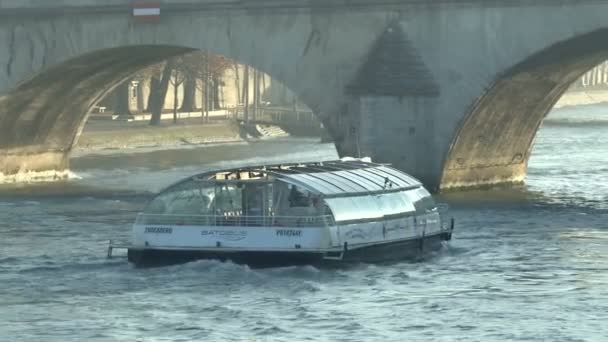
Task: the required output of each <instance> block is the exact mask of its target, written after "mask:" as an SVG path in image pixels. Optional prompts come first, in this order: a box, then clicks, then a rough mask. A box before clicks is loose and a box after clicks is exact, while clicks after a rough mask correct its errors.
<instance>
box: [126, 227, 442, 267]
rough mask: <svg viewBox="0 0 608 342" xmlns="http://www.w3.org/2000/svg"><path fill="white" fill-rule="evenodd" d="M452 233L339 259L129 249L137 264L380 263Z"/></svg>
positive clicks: (408, 255)
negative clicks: (222, 262)
mask: <svg viewBox="0 0 608 342" xmlns="http://www.w3.org/2000/svg"><path fill="white" fill-rule="evenodd" d="M450 238H451V234H449V233H447V232H443V233H440V234H436V235H430V236H426V237H420V238H415V239H408V240H400V241H396V242H390V243H384V244H375V245H370V246H365V247H359V248H352V249H349V248H348V246H346V247H345V251H344V252H343V253H336V254H341V255H340V258H336V257H334V258H328V257H327V255H326V254H324V253H320V252H283V251H281V252H267V251H234V252H233V251H230V252H226V251H209V250H204V251H201V250H171V249H153V248H146V249H137V248H129V249H128V259H129V262H131V263H133V264H135V266H137V267H158V266H167V265H175V264H181V263H186V262H190V261H195V260H201V259H208V260H220V261H230V262H233V263H236V264H245V265H248V266H250V267H253V268H264V267H281V266H297V265H312V266H332V265H340V264H345V263H357V262H369V263H381V262H390V261H399V260H415V259H418V258H421V257H423V256H424V255H426V254H427V253H428V252H432V251H436V250H439V249H440V248H442V246H443V241H446V240H449V239H450Z"/></svg>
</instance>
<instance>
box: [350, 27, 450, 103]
mask: <svg viewBox="0 0 608 342" xmlns="http://www.w3.org/2000/svg"><path fill="white" fill-rule="evenodd" d="M348 92H349V93H350V94H352V95H360V96H361V95H362V96H373V95H377V96H396V97H434V96H438V95H439V85H438V83H437V82H436V81H435V79H434V78H433V75H432V73H431V71H430V70H429V69H428V67H427V66H426V65H425V64H424V62H423V61H422V58H421V57H420V55H419V54H418V51H416V48H415V47H414V46H413V45H412V43H411V42H410V41H409V39H408V38H407V35H406V34H405V32H403V30H402V29H401V27H400V25H399V24H395V25H391V26H389V27H388V28H387V29H386V31H385V32H384V33H383V34H382V35H381V36H380V38H379V39H378V40H377V41H376V43H375V44H374V47H373V48H372V50H371V52H370V54H369V56H368V58H367V61H366V62H365V64H363V67H362V68H361V70H360V71H359V74H358V75H357V77H356V78H355V80H354V82H353V83H351V85H350V86H348Z"/></svg>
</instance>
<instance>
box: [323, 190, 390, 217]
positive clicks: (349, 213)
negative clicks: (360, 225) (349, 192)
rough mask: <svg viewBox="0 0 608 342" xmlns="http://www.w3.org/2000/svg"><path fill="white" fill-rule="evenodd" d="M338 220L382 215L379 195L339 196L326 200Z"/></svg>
mask: <svg viewBox="0 0 608 342" xmlns="http://www.w3.org/2000/svg"><path fill="white" fill-rule="evenodd" d="M326 202H327V204H328V205H329V207H330V208H331V211H332V212H333V214H334V218H335V220H336V221H355V220H369V219H375V218H380V217H382V211H381V209H380V207H379V206H378V199H377V196H367V195H366V196H355V197H337V198H329V199H327V200H326Z"/></svg>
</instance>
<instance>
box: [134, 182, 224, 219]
mask: <svg viewBox="0 0 608 342" xmlns="http://www.w3.org/2000/svg"><path fill="white" fill-rule="evenodd" d="M212 199H213V188H212V187H210V186H204V185H203V184H202V183H199V182H195V181H189V182H184V183H181V184H178V185H176V186H175V187H172V188H170V189H167V190H165V191H164V192H162V193H161V194H159V195H158V196H156V197H155V198H154V199H153V200H152V201H151V202H150V203H149V204H148V205H147V206H146V208H145V209H144V213H147V214H170V215H206V214H209V213H210V204H211V201H212Z"/></svg>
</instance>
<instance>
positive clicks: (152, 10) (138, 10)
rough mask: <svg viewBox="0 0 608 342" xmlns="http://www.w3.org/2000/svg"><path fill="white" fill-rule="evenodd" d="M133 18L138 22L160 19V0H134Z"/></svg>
mask: <svg viewBox="0 0 608 342" xmlns="http://www.w3.org/2000/svg"><path fill="white" fill-rule="evenodd" d="M133 18H134V19H135V22H136V23H154V22H158V21H160V1H138V0H136V1H134V2H133Z"/></svg>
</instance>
